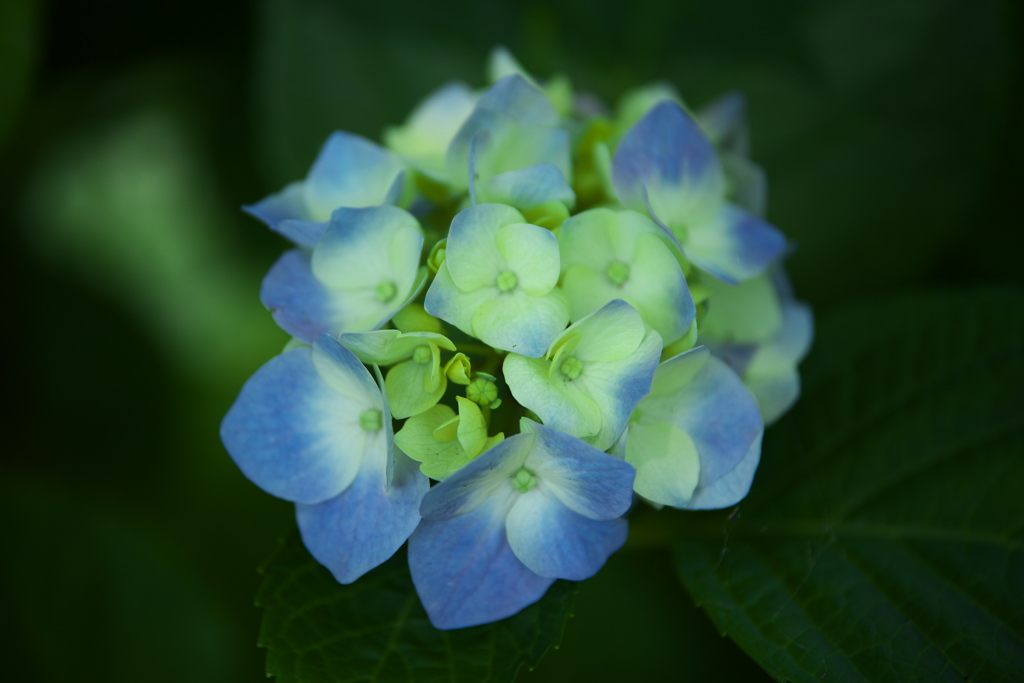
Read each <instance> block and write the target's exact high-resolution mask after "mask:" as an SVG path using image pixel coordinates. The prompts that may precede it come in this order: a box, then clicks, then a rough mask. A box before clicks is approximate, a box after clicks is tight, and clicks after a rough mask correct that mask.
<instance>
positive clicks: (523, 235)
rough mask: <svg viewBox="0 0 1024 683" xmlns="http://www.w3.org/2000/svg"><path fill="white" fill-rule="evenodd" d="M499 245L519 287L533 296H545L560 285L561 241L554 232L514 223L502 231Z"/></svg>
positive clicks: (498, 239) (498, 236)
mask: <svg viewBox="0 0 1024 683" xmlns="http://www.w3.org/2000/svg"><path fill="white" fill-rule="evenodd" d="M495 243H496V245H497V247H498V252H499V253H500V254H501V255H502V258H504V259H505V263H506V264H507V267H508V269H509V270H511V271H512V272H513V273H515V275H516V278H517V280H518V286H519V287H522V288H523V289H524V290H526V293H527V294H530V295H531V296H543V295H545V294H547V293H548V292H550V291H551V290H552V288H554V286H555V285H556V284H558V275H559V257H558V240H557V239H556V238H555V236H554V235H553V234H551V231H550V230H546V229H545V228H542V227H540V226H537V225H530V224H529V223H513V224H511V225H506V226H504V227H503V228H501V230H499V231H498V235H497V238H496V240H495Z"/></svg>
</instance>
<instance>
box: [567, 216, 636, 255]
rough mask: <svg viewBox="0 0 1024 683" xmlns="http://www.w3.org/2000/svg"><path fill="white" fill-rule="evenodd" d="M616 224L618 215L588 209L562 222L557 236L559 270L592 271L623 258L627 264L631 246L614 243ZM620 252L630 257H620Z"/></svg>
mask: <svg viewBox="0 0 1024 683" xmlns="http://www.w3.org/2000/svg"><path fill="white" fill-rule="evenodd" d="M618 222H619V218H618V214H617V213H616V212H615V211H612V210H611V209H590V210H589V211H584V212H583V213H579V214H576V215H575V216H573V217H572V218H570V219H568V220H567V221H565V223H563V224H562V228H561V230H559V232H558V243H559V245H560V247H561V252H562V268H563V269H566V268H569V267H571V266H573V265H576V264H585V265H588V266H590V267H596V266H597V264H601V265H604V264H607V263H611V262H612V261H615V260H621V259H624V258H625V259H626V260H628V259H629V258H630V257H631V256H632V248H631V245H624V244H622V243H620V242H617V241H616V240H615V236H616V235H617V233H618V232H619V231H617V230H616V229H615V228H616V226H617V225H618ZM624 247H627V248H626V249H624ZM624 251H629V252H630V253H628V254H624V253H623V252H624Z"/></svg>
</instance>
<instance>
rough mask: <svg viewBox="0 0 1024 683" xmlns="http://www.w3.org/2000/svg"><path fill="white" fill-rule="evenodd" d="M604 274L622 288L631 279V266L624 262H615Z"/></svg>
mask: <svg viewBox="0 0 1024 683" xmlns="http://www.w3.org/2000/svg"><path fill="white" fill-rule="evenodd" d="M604 274H605V276H606V277H607V278H608V279H609V280H611V281H612V283H614V284H616V285H618V286H619V287H621V286H622V285H624V284H626V280H628V279H629V264H627V263H623V262H622V261H613V262H612V263H611V265H609V266H608V269H607V270H606V271H604Z"/></svg>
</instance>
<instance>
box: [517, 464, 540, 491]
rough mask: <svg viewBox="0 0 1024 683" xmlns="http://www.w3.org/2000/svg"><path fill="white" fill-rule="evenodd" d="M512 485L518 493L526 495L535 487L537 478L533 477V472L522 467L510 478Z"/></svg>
mask: <svg viewBox="0 0 1024 683" xmlns="http://www.w3.org/2000/svg"><path fill="white" fill-rule="evenodd" d="M512 485H513V486H515V487H516V490H517V491H519V493H526V492H527V491H529V490H530V489H532V488H533V487H534V486H536V485H537V478H536V477H534V476H533V472H531V471H530V470H528V469H526V468H525V467H523V468H521V469H520V470H519V471H518V472H516V476H515V477H513V478H512Z"/></svg>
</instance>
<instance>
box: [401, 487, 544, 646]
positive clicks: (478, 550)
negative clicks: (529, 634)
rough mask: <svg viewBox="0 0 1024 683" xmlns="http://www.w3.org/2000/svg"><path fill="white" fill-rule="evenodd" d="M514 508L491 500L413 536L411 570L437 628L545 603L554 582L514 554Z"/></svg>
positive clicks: (463, 624) (496, 617)
mask: <svg viewBox="0 0 1024 683" xmlns="http://www.w3.org/2000/svg"><path fill="white" fill-rule="evenodd" d="M446 481H447V480H446ZM435 488H436V487H435ZM428 495H429V494H428ZM508 507H509V501H508V500H507V499H503V498H502V499H491V500H489V501H487V503H486V504H485V505H483V506H481V507H478V508H477V509H476V510H474V511H473V512H471V513H468V514H464V515H459V516H458V517H454V518H452V519H449V520H445V521H436V522H434V521H427V520H424V521H422V522H420V525H419V526H418V527H417V528H416V531H414V532H413V534H412V537H411V538H410V539H409V570H410V572H411V573H412V581H413V584H415V586H416V592H417V593H419V596H420V600H421V601H422V602H423V606H424V607H425V608H426V610H427V615H428V616H429V617H430V623H432V624H433V625H434V626H435V627H437V628H439V629H453V628H464V627H467V626H476V625H479V624H487V623H490V622H492V621H497V620H499V619H504V618H505V617H509V616H512V615H513V614H515V613H516V612H518V611H519V610H521V609H523V608H524V607H526V606H528V605H531V604H533V603H534V602H536V601H537V600H539V599H540V598H541V596H543V595H544V593H545V591H547V589H548V587H549V586H550V585H551V584H552V583H554V579H551V578H545V577H543V576H539V575H537V574H535V573H534V572H532V571H530V570H529V569H528V568H527V567H526V566H525V565H524V564H523V563H522V562H520V561H519V559H518V558H517V557H516V556H515V553H513V552H512V548H511V547H510V546H509V544H508V540H507V539H506V537H505V515H506V514H507V512H508Z"/></svg>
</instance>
